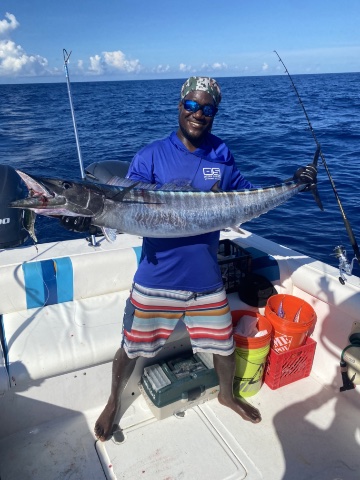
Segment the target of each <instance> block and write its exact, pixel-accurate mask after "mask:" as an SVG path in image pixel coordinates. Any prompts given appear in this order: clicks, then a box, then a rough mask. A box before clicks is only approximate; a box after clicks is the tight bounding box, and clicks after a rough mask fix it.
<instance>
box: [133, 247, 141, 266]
mask: <svg viewBox="0 0 360 480" xmlns="http://www.w3.org/2000/svg"><path fill="white" fill-rule="evenodd" d="M132 248H133V250H134V252H135V255H136V260H137V264H138V265H139V263H140V259H141V253H142V247H132Z"/></svg>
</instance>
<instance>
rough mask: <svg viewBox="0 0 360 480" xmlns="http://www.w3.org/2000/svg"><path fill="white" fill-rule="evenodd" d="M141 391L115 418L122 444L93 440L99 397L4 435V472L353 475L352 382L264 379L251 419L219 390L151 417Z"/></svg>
mask: <svg viewBox="0 0 360 480" xmlns="http://www.w3.org/2000/svg"><path fill="white" fill-rule="evenodd" d="M336 383H337V382H336ZM94 387H95V386H94ZM137 395H138V394H137V392H135V397H136V399H135V401H134V402H133V404H132V405H131V406H130V407H129V408H127V410H126V412H125V413H124V415H123V417H122V419H121V423H120V425H121V427H122V429H123V436H124V440H123V441H122V442H121V441H120V442H119V443H116V442H115V440H114V439H112V440H109V441H108V442H105V443H101V442H97V441H96V439H95V437H94V435H93V432H92V430H93V425H94V423H95V420H96V418H97V416H98V415H99V413H100V412H101V409H102V406H101V407H98V408H94V409H91V410H88V411H86V412H84V413H81V412H75V411H69V412H66V413H65V414H63V415H61V416H60V417H57V418H54V419H53V420H50V421H48V422H47V423H43V424H40V425H38V426H36V427H34V428H28V429H25V430H23V431H20V432H18V433H17V434H15V435H11V436H9V437H7V438H3V439H2V440H1V441H0V452H1V480H17V479H24V480H25V479H32V480H33V479H36V480H42V479H44V480H60V479H61V480H65V479H71V480H75V479H76V480H80V479H81V480H90V479H94V480H100V479H102V478H108V479H113V478H117V479H126V480H130V479H131V480H138V479H144V478H145V479H156V480H169V479H174V480H175V479H176V480H180V479H191V480H203V479H209V480H225V479H227V480H230V479H231V480H239V479H243V478H247V479H249V480H250V479H251V480H252V479H254V480H255V479H269V480H305V479H313V480H330V479H331V480H335V479H339V480H340V479H341V480H357V479H359V473H360V447H359V446H360V417H359V407H360V401H359V395H358V394H357V392H356V391H349V392H344V393H341V394H340V393H339V392H338V387H334V386H332V385H329V386H324V385H322V384H321V383H320V382H319V381H317V380H316V379H315V378H314V377H312V376H310V377H307V378H305V379H302V380H299V381H297V382H294V383H293V384H290V385H287V386H284V387H281V388H279V389H277V390H271V389H270V388H268V387H267V385H265V384H264V385H263V386H262V388H261V390H260V392H259V393H258V394H257V395H256V396H254V397H251V398H250V399H249V402H251V403H252V404H253V405H255V406H256V407H257V408H259V409H260V410H261V412H262V417H263V419H262V422H260V423H259V424H257V425H254V424H251V423H249V422H245V421H243V420H242V419H241V418H239V417H238V416H237V415H236V414H235V413H233V412H232V411H230V410H228V409H227V408H224V407H223V406H221V405H220V404H219V403H218V401H217V399H214V400H211V401H208V402H205V403H204V404H202V405H199V406H197V407H194V408H192V409H189V410H187V411H186V412H185V416H184V417H183V418H177V417H175V416H172V417H169V418H166V419H163V420H157V419H155V417H154V416H153V415H152V413H151V412H150V410H149V409H148V407H147V405H146V402H145V400H144V398H143V397H142V396H141V395H140V396H137ZM23 400H24V399H23ZM21 403H22V405H21V408H26V401H23V402H20V404H21ZM20 404H19V406H20ZM29 408H30V410H31V408H32V407H31V406H30V407H29ZM42 408H44V409H45V408H46V405H44V406H43V407H42ZM120 440H122V439H121V438H120Z"/></svg>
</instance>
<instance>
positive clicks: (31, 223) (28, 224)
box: [24, 210, 38, 243]
mask: <svg viewBox="0 0 360 480" xmlns="http://www.w3.org/2000/svg"><path fill="white" fill-rule="evenodd" d="M35 220H36V213H35V212H34V211H33V210H25V212H24V228H25V230H26V231H27V232H28V233H29V235H30V237H31V238H32V240H33V241H34V243H38V239H37V237H36V233H35Z"/></svg>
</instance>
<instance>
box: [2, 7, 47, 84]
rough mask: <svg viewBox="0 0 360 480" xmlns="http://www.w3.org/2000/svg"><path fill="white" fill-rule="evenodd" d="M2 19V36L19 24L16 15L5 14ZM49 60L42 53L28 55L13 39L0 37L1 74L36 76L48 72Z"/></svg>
mask: <svg viewBox="0 0 360 480" xmlns="http://www.w3.org/2000/svg"><path fill="white" fill-rule="evenodd" d="M5 17H6V19H7V20H6V19H4V20H0V36H2V37H7V36H8V34H9V33H10V32H11V31H12V30H15V29H16V28H17V27H18V26H19V22H18V21H17V20H16V18H15V15H12V14H11V13H6V14H5ZM48 73H49V71H48V61H47V59H46V58H44V57H42V56H41V55H28V54H27V53H26V52H25V50H24V49H23V48H22V47H21V45H16V44H15V42H13V41H12V40H10V39H8V38H5V39H0V75H2V76H5V77H6V76H14V75H15V76H17V75H19V76H34V75H44V74H48Z"/></svg>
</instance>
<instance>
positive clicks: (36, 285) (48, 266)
mask: <svg viewBox="0 0 360 480" xmlns="http://www.w3.org/2000/svg"><path fill="white" fill-rule="evenodd" d="M22 268H23V271H24V279H25V292H26V305H27V308H37V307H43V306H46V305H54V304H57V303H62V302H68V301H71V300H73V297H74V281H73V268H72V262H71V259H70V258H69V257H65V258H58V259H56V260H42V261H40V262H30V263H24V264H23V265H22Z"/></svg>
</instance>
